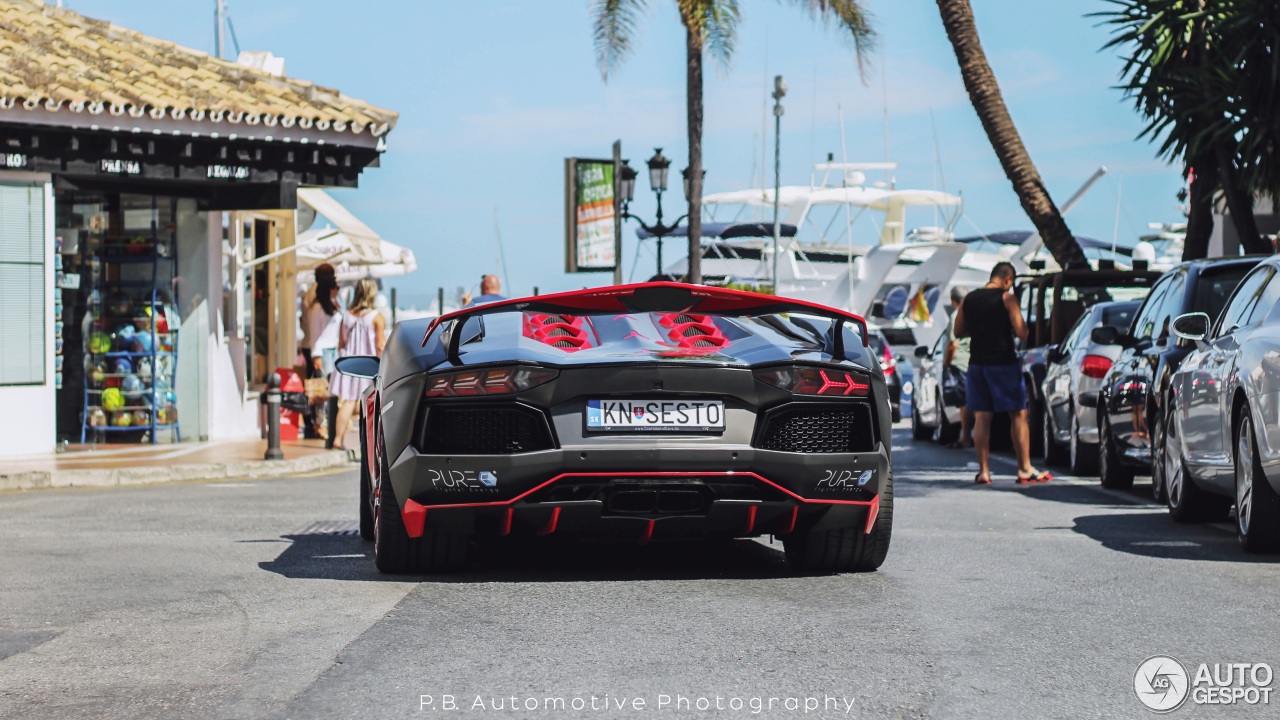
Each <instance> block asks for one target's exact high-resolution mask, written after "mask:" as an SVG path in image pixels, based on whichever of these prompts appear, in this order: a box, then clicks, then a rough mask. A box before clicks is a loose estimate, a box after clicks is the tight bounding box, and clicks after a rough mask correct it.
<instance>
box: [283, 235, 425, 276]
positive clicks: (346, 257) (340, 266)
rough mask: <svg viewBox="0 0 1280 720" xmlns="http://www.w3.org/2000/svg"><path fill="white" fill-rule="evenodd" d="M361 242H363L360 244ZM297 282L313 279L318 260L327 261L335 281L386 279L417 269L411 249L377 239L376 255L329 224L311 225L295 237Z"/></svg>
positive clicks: (320, 261)
mask: <svg viewBox="0 0 1280 720" xmlns="http://www.w3.org/2000/svg"><path fill="white" fill-rule="evenodd" d="M362 244H363V243H362ZM297 246H298V250H297V258H298V261H297V268H298V282H299V283H302V284H310V283H312V282H314V280H315V275H314V271H315V269H316V266H318V265H320V264H321V263H329V264H330V265H332V266H333V268H334V270H336V271H337V273H338V282H351V281H354V280H359V279H360V278H364V277H373V278H386V277H398V276H400V275H407V274H409V273H411V272H413V271H414V270H417V269H418V261H417V259H416V258H414V256H413V251H412V250H410V249H408V248H403V247H400V246H399V245H396V244H395V243H392V242H388V241H386V240H383V239H382V238H378V245H377V252H376V253H375V254H370V253H367V252H365V253H361V252H360V250H361V249H364V248H359V247H358V246H357V244H356V243H353V242H352V241H351V238H350V237H348V236H347V234H346V233H344V232H342V231H341V230H338V229H336V228H332V227H325V228H312V229H311V230H307V231H306V232H303V233H300V234H299V235H298V238H297Z"/></svg>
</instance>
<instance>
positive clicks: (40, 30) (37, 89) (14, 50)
mask: <svg viewBox="0 0 1280 720" xmlns="http://www.w3.org/2000/svg"><path fill="white" fill-rule="evenodd" d="M3 108H24V109H26V110H30V111H33V112H34V111H46V112H59V113H61V112H73V113H89V114H91V115H107V116H112V115H114V116H117V117H118V116H122V115H128V116H131V117H134V118H141V117H143V116H147V117H149V118H150V119H152V120H163V119H165V118H166V117H167V118H171V119H173V120H193V121H205V122H214V123H228V124H229V125H238V124H241V123H243V124H245V125H264V126H267V127H274V126H277V125H279V126H281V127H284V128H291V127H294V126H297V127H299V128H302V129H309V128H312V127H314V128H316V129H318V130H334V131H338V132H351V133H355V134H359V133H363V132H368V133H370V134H372V135H375V136H380V135H382V134H384V133H386V132H387V131H388V130H390V129H391V127H392V126H393V125H395V121H396V117H397V115H396V113H394V112H392V111H390V110H384V109H382V108H377V107H374V106H372V105H369V104H368V103H365V102H362V101H360V100H355V99H353V98H350V97H347V96H346V95H343V94H342V93H340V92H338V91H337V90H331V89H329V88H324V87H320V86H319V85H316V84H314V83H311V82H307V81H305V80H295V79H292V78H285V77H277V76H274V75H271V74H269V73H266V72H263V71H261V70H256V69H253V68H248V67H244V66H241V65H238V64H236V63H233V62H229V61H226V60H219V59H217V58H214V57H211V56H209V55H208V54H206V53H202V52H198V51H195V50H191V49H188V48H184V47H180V46H178V45H175V44H173V43H171V42H167V41H164V40H157V39H155V38H151V37H147V36H146V35H143V34H141V33H138V32H134V31H132V30H126V29H124V28H122V27H119V26H117V25H112V24H111V23H108V22H104V21H101V20H94V19H91V18H87V17H84V16H83V15H80V14H78V13H75V12H72V11H70V10H62V9H58V8H55V7H53V6H50V5H46V4H44V3H43V2H40V1H39V0H0V109H3ZM229 130H230V128H229Z"/></svg>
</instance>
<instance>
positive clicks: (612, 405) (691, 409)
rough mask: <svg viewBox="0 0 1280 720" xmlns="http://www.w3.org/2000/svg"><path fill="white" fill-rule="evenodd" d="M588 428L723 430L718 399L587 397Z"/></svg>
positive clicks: (609, 430) (611, 430)
mask: <svg viewBox="0 0 1280 720" xmlns="http://www.w3.org/2000/svg"><path fill="white" fill-rule="evenodd" d="M587 430H591V431H595V432H715V431H718V430H724V402H723V401H721V400H588V401H587Z"/></svg>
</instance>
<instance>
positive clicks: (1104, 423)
mask: <svg viewBox="0 0 1280 720" xmlns="http://www.w3.org/2000/svg"><path fill="white" fill-rule="evenodd" d="M1135 474H1136V473H1135V472H1134V470H1133V468H1131V467H1127V466H1125V465H1122V464H1120V455H1119V453H1117V452H1116V444H1115V440H1114V439H1112V437H1111V423H1110V422H1109V421H1108V420H1107V414H1106V413H1105V412H1104V413H1099V415H1098V478H1099V479H1100V480H1101V481H1102V487H1104V488H1109V489H1111V490H1128V489H1129V488H1131V487H1133V476H1134V475H1135Z"/></svg>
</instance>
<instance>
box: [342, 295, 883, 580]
mask: <svg viewBox="0 0 1280 720" xmlns="http://www.w3.org/2000/svg"><path fill="white" fill-rule="evenodd" d="M868 347H869V345H868V341H867V327H866V324H865V322H864V321H863V320H862V318H860V317H858V316H856V315H851V314H849V313H845V312H842V311H839V310H834V309H832V308H828V307H824V306H821V305H815V304H811V303H806V302H801V301H796V300H788V299H785V298H779V297H775V296H771V295H760V294H756V293H749V292H741V291H736V290H728V289H722V288H712V287H703V286H692V285H682V284H678V283H667V282H655V283H646V284H641V285H627V286H618V287H606V288H600V289H595V290H584V291H580V292H568V293H560V294H554V295H542V296H538V297H530V298H522V299H516V300H506V301H500V302H494V303H489V304H486V305H480V306H476V307H470V308H466V309H463V310H460V311H457V312H454V313H449V314H446V315H443V316H441V317H439V318H435V319H430V320H421V321H406V322H401V323H399V324H398V325H397V326H396V327H395V329H394V330H393V331H392V333H391V336H390V338H389V339H388V342H387V346H386V350H385V352H384V354H383V357H382V359H381V361H380V362H379V361H378V359H376V358H364V357H351V358H344V359H342V360H340V361H339V368H340V370H341V371H342V372H344V373H347V374H350V375H357V376H363V377H372V378H375V382H374V383H373V385H372V387H371V388H370V390H369V392H368V393H367V395H366V396H365V402H364V403H363V407H362V417H363V419H364V422H362V423H361V449H362V452H363V458H364V462H363V463H362V466H361V479H360V496H361V506H360V511H361V534H362V535H363V536H364V537H365V538H366V539H372V540H373V541H374V557H375V562H376V565H377V567H378V568H379V569H380V570H382V571H384V572H388V573H426V572H442V571H449V570H456V569H459V568H462V567H464V566H465V564H466V562H467V554H468V549H469V547H470V545H471V542H472V540H473V539H475V538H478V537H481V536H537V535H552V534H555V535H567V536H574V537H583V538H591V539H597V540H613V541H620V542H630V543H644V542H659V541H663V540H676V539H696V538H710V537H752V536H760V535H774V536H777V537H778V538H780V539H781V540H782V542H783V545H784V548H785V550H786V557H787V559H788V560H789V562H790V563H791V564H792V566H793V567H795V568H797V569H801V570H805V571H866V570H874V569H876V568H877V567H879V566H880V564H881V563H882V562H884V559H885V555H886V554H887V553H888V550H889V537H890V532H891V527H892V522H893V478H892V472H891V465H890V447H891V442H890V411H889V407H888V394H887V391H886V388H885V382H884V377H883V376H882V374H881V371H880V365H879V363H878V362H877V361H876V358H875V357H874V351H873V350H869V349H868Z"/></svg>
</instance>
